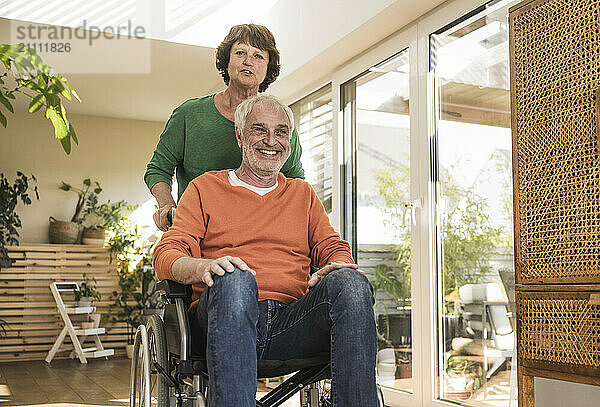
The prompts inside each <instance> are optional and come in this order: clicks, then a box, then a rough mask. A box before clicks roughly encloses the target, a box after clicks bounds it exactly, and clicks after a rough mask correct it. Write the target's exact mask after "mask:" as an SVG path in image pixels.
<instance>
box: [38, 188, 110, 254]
mask: <svg viewBox="0 0 600 407" xmlns="http://www.w3.org/2000/svg"><path fill="white" fill-rule="evenodd" d="M94 184H95V186H94V187H93V189H92V190H91V191H90V189H91V188H92V181H91V180H90V179H89V178H86V179H84V180H83V187H82V188H75V187H73V186H71V185H69V184H67V183H66V182H64V181H63V183H62V185H61V186H60V187H59V189H61V190H63V191H73V192H75V193H76V194H77V196H78V198H77V205H76V206H75V213H74V214H73V217H72V218H71V221H69V222H66V221H61V220H56V219H55V218H54V217H52V216H50V229H49V238H50V243H66V244H73V243H77V242H79V241H80V240H81V236H82V233H83V227H82V226H81V222H82V218H81V216H80V215H81V211H82V210H83V208H84V205H85V204H86V203H87V201H88V200H89V198H90V196H91V194H99V193H100V192H102V188H101V187H100V184H99V183H98V181H94Z"/></svg>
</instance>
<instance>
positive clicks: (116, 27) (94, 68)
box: [11, 19, 150, 73]
mask: <svg viewBox="0 0 600 407" xmlns="http://www.w3.org/2000/svg"><path fill="white" fill-rule="evenodd" d="M134 21H135V20H131V19H129V20H126V21H122V22H121V24H113V25H105V26H101V25H97V24H90V23H89V22H88V20H82V22H81V23H80V24H71V26H58V25H50V24H38V23H31V22H24V21H16V20H12V21H11V41H12V43H13V44H20V45H22V46H26V47H29V48H31V50H33V51H35V52H36V53H37V54H39V55H40V57H42V59H43V60H44V62H45V63H47V64H49V65H51V66H53V67H54V68H56V69H57V71H59V72H61V73H149V72H150V40H149V39H148V38H147V29H146V27H145V26H143V25H140V24H136V23H135V22H134Z"/></svg>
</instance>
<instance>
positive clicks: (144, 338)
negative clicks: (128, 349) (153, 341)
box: [129, 325, 151, 407]
mask: <svg viewBox="0 0 600 407" xmlns="http://www.w3.org/2000/svg"><path fill="white" fill-rule="evenodd" d="M148 350H149V349H148V333H147V331H146V327H145V326H144V325H140V326H139V327H138V329H137V331H136V332H135V340H134V342H133V355H132V356H131V370H130V372H129V406H130V407H150V406H151V402H150V400H151V399H150V355H149V352H148Z"/></svg>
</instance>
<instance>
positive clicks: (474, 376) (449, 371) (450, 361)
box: [444, 355, 484, 390]
mask: <svg viewBox="0 0 600 407" xmlns="http://www.w3.org/2000/svg"><path fill="white" fill-rule="evenodd" d="M444 367H445V369H444V371H445V376H446V378H449V379H452V378H462V379H464V380H461V381H460V382H461V383H464V390H477V389H478V388H480V387H481V385H482V384H483V375H484V371H483V365H482V364H481V363H479V362H475V361H473V360H471V359H469V358H468V357H466V356H462V355H450V356H448V358H447V359H446V363H445V366H444ZM456 390H463V389H456Z"/></svg>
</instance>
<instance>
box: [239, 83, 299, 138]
mask: <svg viewBox="0 0 600 407" xmlns="http://www.w3.org/2000/svg"><path fill="white" fill-rule="evenodd" d="M256 103H266V104H268V105H270V106H274V107H275V106H276V107H280V108H281V109H283V111H284V112H285V114H286V116H287V118H288V120H289V121H290V134H291V132H292V129H293V128H294V113H292V109H290V108H289V107H288V106H287V105H285V104H284V103H281V101H280V100H279V99H277V98H276V97H275V96H271V95H265V94H264V93H259V94H258V95H256V96H253V97H251V98H250V99H246V100H244V101H243V102H242V103H240V104H239V105H238V107H237V109H235V128H236V129H237V130H238V131H239V132H240V133H242V132H243V130H244V126H245V125H246V118H247V117H248V115H249V114H250V112H251V111H252V108H253V107H254V105H255V104H256Z"/></svg>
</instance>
